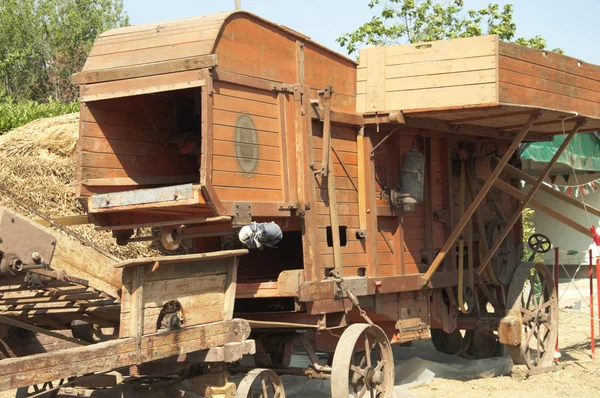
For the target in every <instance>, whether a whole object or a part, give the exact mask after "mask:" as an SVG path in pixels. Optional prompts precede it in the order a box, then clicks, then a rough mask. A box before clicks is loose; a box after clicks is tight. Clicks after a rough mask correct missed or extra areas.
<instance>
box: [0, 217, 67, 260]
mask: <svg viewBox="0 0 600 398" xmlns="http://www.w3.org/2000/svg"><path fill="white" fill-rule="evenodd" d="M55 245H56V239H55V238H54V236H52V235H51V234H50V233H49V232H46V231H45V230H44V229H42V228H40V227H39V226H37V225H36V224H34V223H33V222H32V221H29V220H27V219H26V218H25V217H23V216H21V215H18V214H16V213H14V212H12V211H10V210H8V209H5V208H2V207H0V252H2V253H3V254H4V256H7V255H10V256H13V257H15V258H18V259H19V260H21V261H22V262H23V265H30V264H34V263H36V262H35V261H34V259H33V253H38V254H39V260H38V262H44V263H46V264H50V262H51V261H52V255H53V254H54V248H55ZM0 257H1V256H0ZM36 257H37V256H36Z"/></svg>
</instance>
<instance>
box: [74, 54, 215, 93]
mask: <svg viewBox="0 0 600 398" xmlns="http://www.w3.org/2000/svg"><path fill="white" fill-rule="evenodd" d="M217 65H218V59H217V56H216V55H215V54H209V55H201V56H198V57H191V58H185V59H178V60H175V61H164V62H155V63H152V64H146V65H135V66H127V67H123V68H112V69H102V70H96V71H90V72H79V73H75V74H74V75H73V76H71V81H72V82H73V84H74V85H76V86H78V85H82V84H93V83H100V82H108V81H113V80H123V79H132V78H137V77H144V76H153V75H161V74H165V73H173V72H181V71H186V70H194V69H201V68H213V67H215V66H217Z"/></svg>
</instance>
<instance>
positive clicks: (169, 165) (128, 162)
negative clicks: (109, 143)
mask: <svg viewBox="0 0 600 398" xmlns="http://www.w3.org/2000/svg"><path fill="white" fill-rule="evenodd" d="M81 165H82V167H90V168H91V167H97V168H109V169H125V170H159V171H160V170H163V171H167V170H168V171H172V172H175V171H183V172H184V173H185V174H190V172H192V171H193V170H196V169H197V168H198V165H197V163H196V159H193V158H191V157H187V156H186V157H184V156H179V157H175V158H160V157H151V156H132V155H111V154H107V153H90V152H82V153H81Z"/></svg>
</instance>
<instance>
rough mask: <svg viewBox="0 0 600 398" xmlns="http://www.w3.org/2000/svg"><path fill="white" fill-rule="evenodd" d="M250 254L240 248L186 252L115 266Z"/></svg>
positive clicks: (128, 261) (145, 258)
mask: <svg viewBox="0 0 600 398" xmlns="http://www.w3.org/2000/svg"><path fill="white" fill-rule="evenodd" d="M245 254H248V250H246V249H239V250H222V251H218V252H212V253H196V254H184V255H176V256H166V257H144V258H137V259H133V260H127V261H122V262H120V263H116V264H114V265H113V266H114V267H115V268H125V267H131V266H138V265H148V264H154V263H155V262H157V261H158V262H159V263H161V264H175V263H177V264H185V263H189V262H196V261H206V260H212V259H221V258H231V257H238V256H243V255H245Z"/></svg>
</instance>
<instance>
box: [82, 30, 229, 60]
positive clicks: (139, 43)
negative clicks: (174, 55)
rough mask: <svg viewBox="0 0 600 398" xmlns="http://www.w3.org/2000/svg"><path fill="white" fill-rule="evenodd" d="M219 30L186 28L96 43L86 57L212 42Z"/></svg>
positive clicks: (160, 49) (159, 49)
mask: <svg viewBox="0 0 600 398" xmlns="http://www.w3.org/2000/svg"><path fill="white" fill-rule="evenodd" d="M219 30H220V27H214V28H212V29H203V28H197V29H186V30H184V31H179V32H165V33H164V34H162V35H156V36H154V37H145V38H144V39H143V40H119V41H115V42H113V43H111V44H110V45H102V44H96V45H94V46H93V47H92V50H91V51H90V53H89V55H88V57H99V56H103V55H112V56H119V55H121V54H124V53H128V52H133V51H137V50H145V49H150V48H155V49H156V50H157V51H162V50H163V47H167V46H169V47H171V46H180V45H182V44H187V43H194V42H202V41H206V40H210V41H212V42H214V39H215V37H216V36H217V34H218V33H219ZM124 55H125V54H124Z"/></svg>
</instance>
